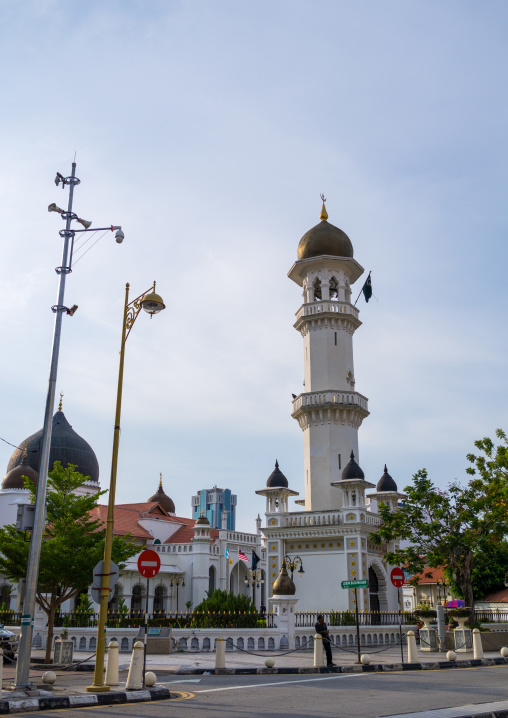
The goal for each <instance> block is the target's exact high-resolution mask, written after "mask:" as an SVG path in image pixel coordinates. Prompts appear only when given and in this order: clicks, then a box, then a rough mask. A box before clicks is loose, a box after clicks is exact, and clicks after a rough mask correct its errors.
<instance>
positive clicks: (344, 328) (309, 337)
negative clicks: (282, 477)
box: [288, 195, 369, 511]
mask: <svg viewBox="0 0 508 718" xmlns="http://www.w3.org/2000/svg"><path fill="white" fill-rule="evenodd" d="M321 198H322V200H323V206H322V208H321V214H320V220H321V222H320V223H319V224H317V225H316V226H315V227H313V228H312V229H310V230H309V231H308V232H307V233H306V234H304V235H303V237H302V238H301V240H300V244H299V245H298V253H297V256H298V261H296V262H295V264H294V265H293V266H292V267H291V269H290V271H289V273H288V276H289V278H290V279H292V280H293V281H294V282H296V284H298V285H299V286H300V287H302V288H303V304H302V306H301V307H300V309H299V310H298V312H297V313H296V323H295V325H294V326H295V329H296V330H297V331H299V332H300V333H301V335H302V337H303V351H304V391H303V393H301V394H299V395H298V396H297V397H296V398H295V399H294V400H293V413H292V416H293V418H295V419H296V420H297V421H298V423H299V424H300V428H301V429H302V430H303V433H304V456H305V509H306V510H307V511H323V510H329V509H337V508H340V507H341V492H340V491H337V490H336V489H335V488H333V487H332V486H331V483H332V482H336V481H338V480H340V478H341V474H342V470H343V469H344V467H345V466H346V464H347V462H348V460H349V457H350V454H351V452H352V451H353V452H354V454H355V456H358V428H359V426H360V425H361V423H362V421H363V419H364V418H365V417H366V416H368V415H369V412H368V409H367V399H366V397H364V396H362V395H361V394H359V393H358V392H357V391H356V389H355V374H354V362H353V334H354V332H355V331H356V329H357V328H358V327H359V326H361V322H360V320H359V318H358V314H359V312H358V309H356V307H354V306H353V304H352V303H351V285H352V284H354V282H356V280H357V279H358V278H359V277H361V275H362V274H363V271H364V270H363V267H361V266H360V265H359V264H358V262H357V261H356V260H355V259H353V245H352V244H351V240H350V239H349V237H348V236H347V234H345V233H344V232H343V231H342V230H341V229H339V228H338V227H334V225H333V224H330V223H329V222H327V219H328V214H327V211H326V207H325V201H326V200H325V198H324V197H323V195H321Z"/></svg>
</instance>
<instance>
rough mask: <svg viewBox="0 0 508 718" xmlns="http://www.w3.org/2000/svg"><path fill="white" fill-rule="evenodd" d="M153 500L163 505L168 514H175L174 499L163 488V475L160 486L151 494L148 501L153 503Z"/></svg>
mask: <svg viewBox="0 0 508 718" xmlns="http://www.w3.org/2000/svg"><path fill="white" fill-rule="evenodd" d="M152 501H156V502H157V503H158V504H160V505H161V506H162V508H163V509H164V511H167V512H168V514H174V513H176V509H175V504H174V501H173V499H170V498H169V496H168V495H167V494H166V492H165V491H164V489H163V488H162V475H161V480H160V482H159V488H158V489H157V491H156V492H155V494H154V495H153V496H151V497H150V498H149V499H148V503H151V502H152Z"/></svg>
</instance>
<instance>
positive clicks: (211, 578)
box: [208, 566, 215, 594]
mask: <svg viewBox="0 0 508 718" xmlns="http://www.w3.org/2000/svg"><path fill="white" fill-rule="evenodd" d="M214 591H215V567H214V566H210V568H209V569H208V593H210V594H211V593H213V592H214Z"/></svg>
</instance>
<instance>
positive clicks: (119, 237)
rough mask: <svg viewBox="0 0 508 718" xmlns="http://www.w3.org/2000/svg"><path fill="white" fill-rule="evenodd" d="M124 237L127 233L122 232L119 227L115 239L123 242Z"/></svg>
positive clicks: (119, 242)
mask: <svg viewBox="0 0 508 718" xmlns="http://www.w3.org/2000/svg"><path fill="white" fill-rule="evenodd" d="M124 237H125V234H124V233H123V232H122V230H121V229H119V230H118V232H116V233H115V239H116V241H117V243H118V244H122V242H123V240H124Z"/></svg>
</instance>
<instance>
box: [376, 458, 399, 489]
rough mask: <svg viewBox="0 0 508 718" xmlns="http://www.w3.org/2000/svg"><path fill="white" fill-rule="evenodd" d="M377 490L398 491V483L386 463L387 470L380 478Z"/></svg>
mask: <svg viewBox="0 0 508 718" xmlns="http://www.w3.org/2000/svg"><path fill="white" fill-rule="evenodd" d="M376 491H397V484H396V483H395V481H394V480H393V479H392V477H391V476H390V474H389V473H388V469H387V468H386V464H385V472H384V474H383V476H382V477H381V478H380V479H379V481H378V482H377V486H376Z"/></svg>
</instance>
